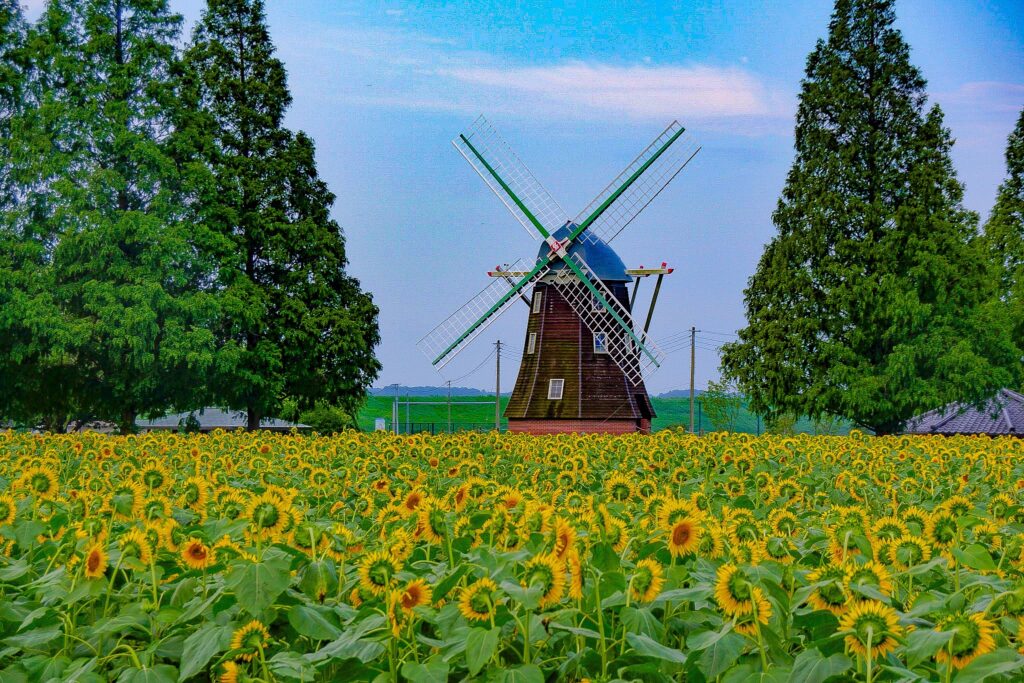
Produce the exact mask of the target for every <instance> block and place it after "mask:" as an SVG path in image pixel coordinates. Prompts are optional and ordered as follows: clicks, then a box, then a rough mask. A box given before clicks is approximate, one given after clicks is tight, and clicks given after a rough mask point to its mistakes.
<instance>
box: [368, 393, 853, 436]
mask: <svg viewBox="0 0 1024 683" xmlns="http://www.w3.org/2000/svg"><path fill="white" fill-rule="evenodd" d="M402 400H403V401H404V400H405V399H404V398H403V399H402ZM409 400H410V401H412V402H413V405H411V406H410V407H409V413H408V415H409V418H408V419H409V421H410V422H412V423H414V424H416V425H417V426H418V427H417V428H426V429H427V430H428V431H429V429H430V428H429V427H420V425H431V424H432V425H434V430H435V431H436V432H443V431H444V430H445V428H446V426H447V424H448V407H447V406H446V405H415V404H416V403H423V404H426V403H442V404H443V403H444V402H445V397H444V396H420V397H413V398H410V399H409ZM483 400H486V398H485V397H482V396H481V397H472V398H453V399H452V422H453V423H455V426H456V428H458V427H459V425H474V426H475V427H476V428H480V429H486V428H487V427H488V426H491V425H493V424H494V403H490V404H489V405H479V404H475V405H470V404H467V403H466V402H467V401H483ZM700 400H701V399H700V397H699V396H698V397H697V405H696V406H695V407H694V411H695V420H694V421H695V422H696V423H697V427H698V429H700V430H703V431H705V432H707V431H713V430H714V429H715V426H714V425H712V424H711V422H710V421H709V420H708V419H707V416H705V415H703V411H702V410H701V407H700ZM393 402H394V398H393V397H390V396H371V397H370V398H369V400H368V401H367V402H366V405H364V406H363V409H362V410H360V411H359V427H360V429H363V430H364V431H372V430H373V428H374V420H375V419H376V418H379V417H382V418H384V419H386V420H387V421H388V425H389V426H390V423H391V411H392V404H393ZM460 402H461V403H463V405H459V403H460ZM507 402H508V397H503V398H502V408H503V409H504V406H505V404H506V403H507ZM651 403H653V404H654V411H655V412H656V413H657V417H655V418H654V420H653V423H652V426H653V429H654V430H655V431H657V430H659V429H666V428H668V427H679V426H684V427H687V428H689V422H690V399H688V398H652V399H651ZM399 412H400V415H399V420H400V421H401V422H404V421H405V420H406V408H405V406H404V405H403V406H401V407H400V411H399ZM501 423H502V428H504V427H505V426H506V425H507V423H506V421H505V420H504V419H503V420H502V421H501ZM795 429H796V431H797V432H806V433H810V434H813V433H814V431H815V430H814V424H813V423H812V422H811V421H810V420H808V419H806V418H802V419H800V420H799V421H798V422H797V423H796V426H795ZM730 431H735V432H747V433H750V434H758V433H761V432H763V431H764V422H763V421H761V420H758V418H757V416H756V415H754V414H753V413H751V412H749V411H747V410H746V409H744V410H743V411H741V414H740V416H739V418H738V419H737V421H736V425H735V427H734V428H733V429H731V430H730ZM847 431H849V427H848V426H844V427H843V428H842V429H840V430H839V433H842V434H845V433H846V432H847Z"/></svg>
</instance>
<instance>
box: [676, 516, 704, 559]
mask: <svg viewBox="0 0 1024 683" xmlns="http://www.w3.org/2000/svg"><path fill="white" fill-rule="evenodd" d="M702 535H703V529H702V528H701V526H700V524H698V523H697V520H696V518H694V517H680V518H677V519H676V520H675V521H673V522H671V525H670V526H669V527H668V551H669V552H670V553H671V554H672V557H681V556H683V555H689V554H690V553H692V552H694V551H695V550H696V549H697V548H698V547H699V546H700V539H701V536H702Z"/></svg>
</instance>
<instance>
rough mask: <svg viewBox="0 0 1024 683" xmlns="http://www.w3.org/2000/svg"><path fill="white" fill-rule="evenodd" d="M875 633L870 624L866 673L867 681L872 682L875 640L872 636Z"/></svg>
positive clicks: (867, 682)
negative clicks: (872, 657)
mask: <svg viewBox="0 0 1024 683" xmlns="http://www.w3.org/2000/svg"><path fill="white" fill-rule="evenodd" d="M873 635H874V631H873V629H872V628H871V627H870V626H868V647H867V655H868V661H867V671H866V673H865V674H864V676H865V679H866V683H871V641H872V640H873V638H872V636H873Z"/></svg>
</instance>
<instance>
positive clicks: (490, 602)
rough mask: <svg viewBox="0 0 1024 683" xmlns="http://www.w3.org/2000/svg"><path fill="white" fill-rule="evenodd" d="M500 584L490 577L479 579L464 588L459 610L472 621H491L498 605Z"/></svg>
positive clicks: (460, 597) (460, 596)
mask: <svg viewBox="0 0 1024 683" xmlns="http://www.w3.org/2000/svg"><path fill="white" fill-rule="evenodd" d="M497 592H498V584H496V583H494V581H492V580H491V579H490V578H488V577H486V576H485V577H484V578H482V579H477V580H476V581H475V582H473V583H471V584H469V585H468V586H466V587H465V588H463V589H462V593H461V594H460V595H459V612H461V613H462V616H464V617H466V618H467V619H469V620H470V621H489V620H490V619H493V618H494V612H495V609H496V607H497V604H498V601H497Z"/></svg>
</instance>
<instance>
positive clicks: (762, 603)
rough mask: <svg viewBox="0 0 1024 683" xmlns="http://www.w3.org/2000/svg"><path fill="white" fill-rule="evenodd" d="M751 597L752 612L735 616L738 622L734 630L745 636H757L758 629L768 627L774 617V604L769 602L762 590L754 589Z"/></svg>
mask: <svg viewBox="0 0 1024 683" xmlns="http://www.w3.org/2000/svg"><path fill="white" fill-rule="evenodd" d="M750 595H751V602H750V604H751V608H752V609H751V611H750V612H747V613H744V614H736V615H734V616H733V618H734V619H735V620H736V624H735V626H734V627H733V628H734V629H735V630H736V632H737V633H741V634H743V635H745V636H755V635H756V634H757V631H758V628H760V627H761V626H766V625H767V624H768V620H769V619H771V616H772V603H770V602H768V598H766V597H765V595H764V592H763V591H762V590H761V589H760V588H754V589H753V590H752V591H751V592H750Z"/></svg>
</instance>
